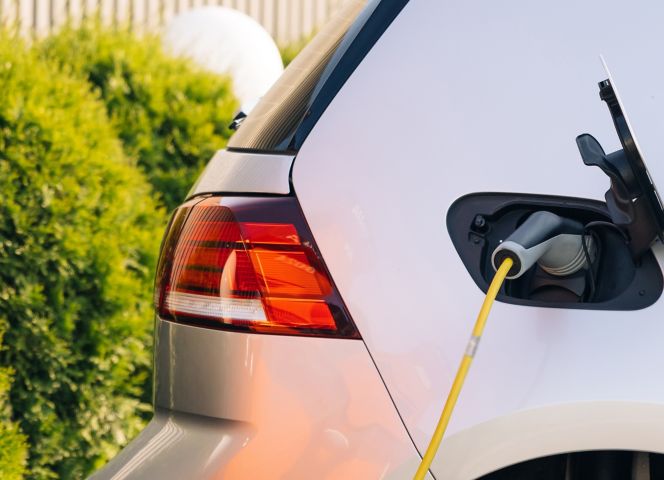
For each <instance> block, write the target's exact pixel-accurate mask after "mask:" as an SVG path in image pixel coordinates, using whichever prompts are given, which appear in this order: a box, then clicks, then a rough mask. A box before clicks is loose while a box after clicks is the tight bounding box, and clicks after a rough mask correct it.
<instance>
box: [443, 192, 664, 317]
mask: <svg viewBox="0 0 664 480" xmlns="http://www.w3.org/2000/svg"><path fill="white" fill-rule="evenodd" d="M539 210H546V211H550V212H552V213H555V214H557V215H560V216H562V217H565V218H570V219H574V220H577V221H579V222H581V223H583V224H584V225H585V224H588V223H590V222H610V221H611V217H610V215H609V211H608V210H607V206H606V204H605V203H603V202H598V201H595V200H587V199H580V198H571V197H557V196H545V195H529V194H514V193H475V194H470V195H466V196H464V197H461V198H459V199H458V200H456V201H455V202H454V203H453V204H452V206H451V207H450V209H449V210H448V213H447V228H448V232H449V234H450V237H451V239H452V243H453V244H454V247H455V248H456V250H457V252H458V254H459V256H460V258H461V260H462V261H463V264H464V265H465V267H466V269H467V270H468V273H469V274H470V276H471V277H472V278H473V280H474V281H475V283H476V284H477V286H478V287H479V288H480V289H481V290H482V291H483V292H486V291H487V289H488V287H489V283H490V282H491V279H492V278H493V276H494V273H495V272H494V269H493V266H492V264H491V255H492V253H493V251H494V249H495V248H496V247H497V246H498V245H499V244H500V242H501V241H503V240H505V239H506V238H507V237H509V235H510V234H511V233H512V232H514V231H515V230H516V228H518V226H519V225H520V224H521V223H523V222H524V221H525V219H526V218H528V216H529V215H531V214H532V213H534V212H536V211H539ZM593 232H594V234H595V240H596V244H597V252H596V255H595V258H594V261H593V262H592V268H593V269H594V278H595V288H594V291H592V292H591V289H590V285H589V278H588V276H589V274H590V273H589V272H588V271H587V270H586V269H582V270H580V271H579V272H577V273H576V274H574V275H571V276H567V277H554V276H552V275H549V274H547V273H546V272H544V271H543V270H542V269H541V268H539V267H538V266H535V267H533V268H531V269H530V270H529V271H528V272H527V273H526V274H524V275H523V276H522V277H520V278H518V279H515V280H510V281H507V282H505V284H504V286H503V287H502V289H501V292H500V294H499V295H498V297H497V299H498V300H499V301H502V302H507V303H514V304H519V305H532V306H538V307H556V308H575V309H593V310H638V309H641V308H646V307H648V306H650V305H652V304H653V303H655V301H657V299H658V298H659V297H660V295H661V294H662V290H663V289H664V280H663V278H662V273H661V270H660V268H659V265H658V263H657V260H656V259H655V256H654V255H653V253H652V251H651V250H648V251H647V252H645V253H644V254H642V255H641V256H640V257H638V258H637V259H634V256H633V252H632V250H631V249H630V245H629V243H628V242H626V240H625V238H624V237H623V236H622V235H621V234H620V233H619V232H618V231H617V230H615V229H611V228H601V227H598V228H594V229H593Z"/></svg>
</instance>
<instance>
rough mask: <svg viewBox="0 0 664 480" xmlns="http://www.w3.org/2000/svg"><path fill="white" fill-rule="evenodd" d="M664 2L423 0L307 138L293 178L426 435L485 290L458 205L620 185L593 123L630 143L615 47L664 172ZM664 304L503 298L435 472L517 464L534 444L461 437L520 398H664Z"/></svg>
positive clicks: (663, 178) (515, 410) (652, 440)
mask: <svg viewBox="0 0 664 480" xmlns="http://www.w3.org/2000/svg"><path fill="white" fill-rule="evenodd" d="M662 18H664V4H661V3H659V2H633V3H630V4H625V3H624V2H605V1H602V2H600V1H590V2H582V3H577V2H571V1H565V2H552V3H547V4H542V3H533V2H527V1H514V2H509V3H505V2H498V3H497V2H483V3H482V4H481V5H480V4H477V3H475V2H463V1H446V2H439V1H434V0H411V1H410V3H409V4H408V5H406V7H405V8H404V10H403V11H402V13H401V14H400V15H399V16H398V17H397V19H396V20H395V22H394V23H393V24H392V25H391V26H390V28H389V29H388V30H387V31H386V32H385V34H384V35H383V36H382V37H381V39H380V40H379V41H378V43H377V44H376V45H375V46H374V48H373V49H372V50H371V51H370V52H369V54H368V55H367V57H366V58H365V59H364V61H363V62H362V63H361V64H360V66H359V67H358V69H357V70H356V71H355V72H354V73H353V75H352V76H351V77H350V79H349V80H348V81H347V83H346V84H345V86H344V87H343V88H342V90H341V91H340V92H339V94H338V95H337V96H336V97H335V99H334V100H333V101H332V103H331V104H330V106H329V107H328V109H327V110H326V111H325V113H324V114H323V115H322V117H321V119H320V120H319V122H318V124H317V125H316V128H315V129H314V130H313V131H312V132H311V134H310V135H309V137H308V139H307V141H306V142H305V143H304V145H303V147H302V149H301V150H300V152H299V154H298V156H297V158H296V160H295V163H294V167H293V173H292V176H293V188H294V191H295V193H296V195H297V197H298V199H299V200H300V202H301V205H302V208H303V210H304V212H305V216H306V218H307V220H308V222H309V224H310V227H311V229H312V232H313V234H314V237H315V239H316V242H317V244H318V246H319V248H320V250H321V252H322V255H323V257H324V258H325V261H326V264H327V266H328V268H329V270H330V272H331V274H332V277H333V278H334V280H335V282H336V284H337V286H338V288H339V291H340V293H341V296H342V297H343V299H344V301H345V302H346V304H347V306H348V308H349V310H350V313H351V315H352V316H353V319H354V321H355V323H356V324H357V325H358V328H359V330H360V332H361V334H362V336H363V339H364V341H365V342H366V344H367V346H368V348H369V351H370V352H371V354H372V356H373V358H374V360H375V361H376V364H377V366H378V368H379V370H380V372H381V375H382V376H383V378H384V380H385V383H386V385H387V387H388V389H389V391H390V394H391V395H392V397H393V399H394V401H395V404H396V406H397V409H398V410H399V413H400V415H401V416H402V418H403V420H404V423H405V425H406V427H407V429H408V431H409V433H410V434H411V436H412V437H413V439H414V441H415V443H416V445H417V447H418V449H419V450H420V452H423V451H424V449H425V448H426V445H427V443H428V441H429V438H430V436H431V433H432V431H433V429H434V426H435V424H436V421H437V420H438V416H439V415H440V411H441V409H442V406H443V403H444V401H445V398H446V396H447V393H448V391H449V388H450V385H451V382H452V379H453V377H454V374H455V372H456V368H457V365H458V362H459V360H460V357H461V355H462V353H463V351H464V348H465V346H466V342H467V339H468V336H469V334H470V329H471V328H472V323H473V321H474V319H475V317H476V315H477V312H478V310H479V307H480V305H481V303H482V300H483V297H484V295H483V293H482V292H481V291H480V290H479V289H478V288H477V286H476V285H475V283H474V282H473V280H472V279H471V278H470V276H469V274H468V272H467V271H466V269H465V267H464V266H463V264H462V262H461V260H460V258H459V256H458V255H457V253H456V251H455V248H454V246H453V245H452V242H451V240H450V237H449V234H448V232H447V228H446V224H445V216H446V213H447V210H448V208H449V206H450V205H451V204H452V202H454V201H455V200H456V199H457V198H459V197H461V196H463V195H465V194H468V193H474V192H520V193H539V194H550V195H566V196H575V197H583V198H591V199H603V195H604V192H605V191H606V190H607V188H608V183H609V182H608V178H607V177H606V176H605V175H604V174H603V173H602V172H601V171H600V170H599V169H596V168H587V167H585V166H584V165H583V163H582V161H581V158H580V155H579V153H578V151H577V147H576V144H575V142H574V139H575V137H576V136H577V135H578V134H580V133H584V132H590V133H592V134H593V135H595V136H596V137H597V138H598V139H599V140H600V142H601V143H602V144H603V145H604V146H605V147H606V148H607V150H608V151H613V150H615V149H617V148H618V145H619V143H618V138H617V136H616V134H615V130H614V127H613V125H612V123H611V118H610V116H609V113H608V111H607V109H606V106H605V105H604V104H603V103H602V102H601V101H600V100H599V98H598V94H597V82H598V81H600V80H603V79H604V78H606V73H605V72H604V70H603V68H602V65H601V62H600V61H599V58H598V57H599V54H604V56H605V57H606V59H607V62H608V64H609V67H610V68H611V70H612V73H613V76H614V77H615V80H616V81H617V82H618V87H619V89H620V92H621V95H622V99H623V101H624V103H625V106H626V108H627V113H628V115H629V117H630V120H631V122H632V125H633V127H634V129H635V131H636V134H637V136H638V138H639V143H640V146H641V148H642V150H643V153H644V157H645V161H646V163H647V165H648V166H649V168H650V170H651V173H652V174H653V177H654V180H655V183H658V184H659V185H660V186H662V185H664V140H663V139H662V135H661V132H662V131H664V122H663V119H664V81H663V80H662V79H664V63H663V62H662V61H661V48H660V47H661V45H664V29H662V28H661V20H662ZM654 250H655V253H656V256H657V258H658V261H659V263H660V266H661V263H662V261H663V260H664V250H663V249H662V247H661V246H660V245H656V246H655V248H654ZM663 318H664V302H662V301H661V299H660V300H659V301H658V302H657V303H655V304H654V305H652V306H651V307H649V308H646V309H643V310H639V311H630V312H625V311H622V312H617V311H593V310H569V309H553V308H552V309H546V308H534V307H523V306H517V305H508V304H503V303H499V304H496V305H495V307H494V310H493V312H492V314H491V316H490V318H489V323H488V326H487V329H486V332H485V335H484V340H483V341H482V343H481V344H480V348H479V351H478V353H477V356H476V358H475V361H474V364H473V367H472V369H471V372H470V374H469V377H468V379H467V382H466V386H465V388H464V391H463V393H462V395H461V397H460V400H459V403H458V405H457V408H456V410H455V412H454V415H453V418H452V421H451V424H450V427H449V429H448V437H447V439H446V440H445V441H444V442H443V447H442V450H441V452H442V453H441V456H439V457H438V459H437V460H436V462H435V463H434V469H433V473H434V474H437V473H441V476H439V478H467V477H466V476H465V474H464V475H461V474H459V475H460V476H459V477H456V476H450V477H447V476H445V475H442V472H472V473H477V472H478V471H479V470H480V469H481V470H482V471H485V472H486V471H488V470H487V469H490V468H493V469H496V468H500V467H502V466H505V465H508V464H509V463H510V462H512V461H513V460H514V459H515V458H516V457H517V456H518V455H517V454H515V453H514V452H510V453H508V452H507V450H506V449H504V450H501V451H503V452H504V453H505V454H504V455H503V456H501V455H496V456H494V457H492V462H493V463H494V465H492V466H491V465H489V464H488V463H484V464H482V467H481V468H480V469H476V470H472V469H471V470H463V469H464V468H465V467H464V466H467V465H468V464H469V462H472V461H474V456H475V455H476V452H475V451H474V449H468V450H467V451H465V452H463V451H461V450H455V451H454V452H455V454H454V455H445V453H444V452H446V451H447V449H452V448H453V446H454V445H455V443H457V442H460V441H461V440H460V439H461V438H463V439H464V441H467V442H470V443H472V442H474V441H478V442H479V441H480V439H481V437H482V435H484V433H485V432H484V431H483V430H482V429H481V428H478V426H479V425H481V424H483V423H484V422H498V421H499V420H500V419H506V418H514V416H515V415H518V414H519V412H525V411H530V410H532V411H534V412H537V411H539V412H542V415H544V416H543V417H542V418H541V419H540V421H541V422H544V421H545V420H546V418H547V417H546V416H547V415H549V411H547V410H543V407H545V406H548V407H550V408H553V409H554V411H555V407H556V406H560V407H561V408H562V407H563V406H565V408H568V406H570V405H588V404H590V405H593V404H595V403H597V402H607V401H608V402H623V403H622V405H637V404H638V405H640V404H643V403H649V404H650V406H649V407H648V408H649V410H648V411H649V412H650V413H651V414H653V415H656V416H658V418H659V417H661V415H662V413H663V412H664V383H662V382H659V381H657V379H656V378H655V377H654V376H653V372H659V371H661V370H662V368H663V367H664V349H662V348H661V341H662V338H664V321H662V319H663ZM631 408H636V407H631V406H630V407H629V409H631ZM629 409H628V410H629ZM565 418H568V419H569V421H577V419H576V418H575V417H574V416H572V417H564V416H563V417H561V421H565ZM560 428H561V429H567V430H568V431H571V430H570V429H571V426H570V425H564V424H563V425H561V426H560ZM472 432H477V435H473V434H472ZM605 433H606V432H605V431H604V430H601V429H597V430H596V431H595V432H594V433H589V434H588V435H591V436H592V437H593V438H594V439H595V440H596V441H597V446H596V447H595V448H603V447H608V446H611V445H614V446H618V444H620V448H625V449H643V450H648V451H655V452H656V451H660V452H661V451H663V449H664V442H662V437H661V436H657V435H649V436H648V435H646V436H645V437H644V439H646V438H647V441H646V440H644V439H639V438H638V435H636V434H635V433H634V432H632V434H630V435H626V436H625V437H624V439H623V441H621V442H617V441H616V440H615V437H610V438H606V437H605V436H604V435H605ZM614 433H615V434H616V435H617V432H614ZM546 435H547V433H546V430H543V431H541V438H542V441H541V442H539V441H538V442H534V441H533V446H532V448H530V449H529V450H528V452H529V453H530V454H532V456H537V455H547V454H549V453H551V452H550V451H551V450H556V451H564V450H565V449H570V450H571V449H574V447H575V446H578V445H577V443H575V440H574V438H572V437H571V436H570V437H569V438H568V440H569V443H568V444H567V446H566V445H565V444H564V442H563V443H558V444H556V447H555V448H553V447H550V443H548V442H547V441H546V440H545V437H546ZM494 438H495V437H494ZM584 438H585V437H584ZM504 442H505V445H510V444H511V445H514V447H515V448H517V445H516V444H514V443H510V440H509V438H507V437H505V439H504ZM582 443H583V444H584V445H586V446H590V445H591V443H592V442H589V441H587V442H586V441H584V442H582ZM495 448H500V445H497V446H495ZM518 448H521V447H520V446H518ZM443 457H444V458H443Z"/></svg>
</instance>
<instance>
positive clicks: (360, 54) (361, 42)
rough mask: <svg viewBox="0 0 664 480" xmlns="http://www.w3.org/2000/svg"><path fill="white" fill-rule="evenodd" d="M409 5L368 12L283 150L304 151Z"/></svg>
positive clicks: (397, 1)
mask: <svg viewBox="0 0 664 480" xmlns="http://www.w3.org/2000/svg"><path fill="white" fill-rule="evenodd" d="M407 3H408V0H382V1H378V2H372V3H370V4H369V5H368V6H367V7H366V8H365V10H364V11H363V12H362V13H361V14H360V16H359V17H358V18H357V20H356V21H355V23H353V25H352V26H351V28H350V29H349V30H348V32H347V33H346V35H345V37H344V39H343V41H342V43H341V45H339V48H338V49H337V51H336V52H335V54H334V56H333V57H332V60H330V63H328V65H327V67H326V68H325V70H324V71H323V75H322V76H321V79H320V80H319V82H318V84H317V85H316V87H315V88H314V94H313V95H312V98H311V100H310V102H309V107H308V109H307V112H306V113H305V115H304V118H303V120H302V121H301V122H300V124H299V126H298V127H297V129H296V131H295V134H294V135H293V136H292V138H291V139H290V141H289V142H288V144H287V145H284V148H283V150H289V151H298V150H299V149H300V148H301V147H302V144H303V143H304V141H305V140H306V138H307V136H309V133H310V132H311V130H312V129H313V128H314V126H315V125H316V123H318V120H319V119H320V117H321V116H322V115H323V112H325V110H326V109H327V107H328V106H329V105H330V103H332V100H333V99H334V97H336V96H337V94H338V93H339V91H340V90H341V88H342V87H343V86H344V84H345V83H346V81H347V80H348V79H349V78H350V76H351V75H352V74H353V72H354V71H355V69H356V68H357V67H358V65H359V64H360V63H361V62H362V60H363V59H364V57H366V55H367V54H368V53H369V51H370V50H371V49H372V48H373V46H374V45H375V44H376V42H377V41H378V39H379V38H380V37H381V36H382V35H383V33H385V31H386V30H387V29H388V27H389V26H390V25H391V24H392V22H393V21H394V19H395V18H396V17H397V15H399V13H400V12H401V10H403V8H404V7H405V6H406V4H407Z"/></svg>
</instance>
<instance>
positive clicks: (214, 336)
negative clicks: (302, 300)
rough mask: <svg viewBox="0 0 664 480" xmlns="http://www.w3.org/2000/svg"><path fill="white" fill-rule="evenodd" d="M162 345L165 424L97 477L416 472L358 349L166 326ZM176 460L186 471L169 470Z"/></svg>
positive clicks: (159, 393)
mask: <svg viewBox="0 0 664 480" xmlns="http://www.w3.org/2000/svg"><path fill="white" fill-rule="evenodd" d="M156 339H157V345H156V347H155V349H156V352H157V354H156V359H155V367H156V372H155V375H156V399H155V406H156V408H157V415H156V418H155V420H153V422H152V423H151V424H150V426H148V428H147V429H146V431H145V432H144V433H142V434H141V435H140V436H139V437H138V438H137V439H136V440H134V442H132V443H131V444H130V445H129V446H128V447H127V448H126V449H125V450H124V451H123V452H122V454H121V455H119V456H118V457H117V458H116V459H114V460H113V461H111V462H110V463H109V464H108V466H107V467H106V468H105V469H104V470H102V471H101V472H99V473H98V474H97V475H96V476H95V477H94V478H95V480H105V479H108V480H111V479H112V480H124V479H130V478H131V479H153V478H154V479H156V478H158V479H160V480H170V479H172V480H181V479H182V478H192V479H194V478H195V479H201V480H208V479H221V478H237V479H240V478H242V479H245V478H246V479H252V480H262V479H273V478H288V479H303V480H305V479H307V480H308V479H311V478H312V476H314V477H315V478H320V479H326V478H329V479H336V478H381V479H399V478H405V477H408V476H409V475H411V474H412V472H414V471H415V469H417V465H418V463H419V460H420V457H419V455H418V453H417V450H416V449H415V447H414V445H413V443H412V441H411V439H410V438H409V437H408V434H407V432H406V430H405V428H404V426H403V423H402V422H401V420H400V419H399V416H398V414H397V412H396V409H395V408H394V404H393V403H392V402H391V400H390V397H389V395H388V393H387V391H386V389H385V385H384V384H383V383H382V381H381V379H380V376H379V375H378V372H377V370H376V367H375V365H374V364H373V362H372V360H371V357H370V356H369V353H368V352H367V349H366V346H365V345H364V344H363V343H362V341H360V340H339V339H330V338H306V337H291V336H279V335H256V334H245V333H239V332H223V331H217V330H210V329H206V328H200V327H192V326H187V325H180V324H177V323H172V322H168V321H162V320H158V321H157V337H156ZM183 412H184V413H194V414H196V415H195V416H187V415H184V416H182V415H181V413H183ZM206 419H207V420H206ZM206 421H207V426H206V427H205V428H204V429H203V430H202V431H198V430H199V426H200V425H201V424H205V423H206ZM173 431H175V432H176V433H177V434H176V433H173ZM178 432H179V433H178ZM176 437H177V438H176ZM192 444H193V445H194V446H192ZM155 445H157V446H159V448H157V447H156V446H155ZM192 451H195V452H196V454H195V456H193V457H191V456H190V453H191V452H192ZM169 458H170V459H172V458H179V459H181V465H182V467H181V468H180V466H179V464H178V465H175V466H174V467H171V468H170V469H167V470H164V468H163V464H164V462H166V464H167V465H168V464H171V463H172V460H171V461H169ZM183 472H187V475H183Z"/></svg>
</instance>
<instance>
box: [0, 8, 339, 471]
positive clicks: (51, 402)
mask: <svg viewBox="0 0 664 480" xmlns="http://www.w3.org/2000/svg"><path fill="white" fill-rule="evenodd" d="M343 3H344V0H217V1H215V2H206V1H205V0H0V24H1V28H0V192H1V195H0V478H2V479H8V480H15V479H22V478H28V479H51V478H65V479H79V478H85V477H87V476H88V475H90V474H91V473H92V472H94V471H95V470H96V469H98V468H100V467H101V466H103V465H104V464H105V463H106V462H107V461H108V460H109V459H111V458H112V457H113V456H114V455H115V454H116V453H117V452H118V451H119V450H120V449H121V448H122V447H123V446H124V445H126V444H127V443H128V442H129V441H130V440H131V439H132V438H133V437H134V436H135V435H136V434H137V433H138V432H140V430H141V429H142V428H143V427H144V425H145V424H146V423H147V421H148V420H149V419H150V417H151V415H152V411H151V399H152V378H151V375H152V372H151V369H152V364H151V362H152V353H151V350H152V330H153V318H154V317H153V307H152V282H153V275H154V271H155V267H156V262H157V258H158V253H159V243H160V241H161V237H162V235H163V231H164V229H165V227H166V224H167V222H168V218H169V214H170V211H172V209H173V208H175V207H176V206H177V205H178V204H179V203H180V202H181V201H182V199H183V198H184V197H185V196H186V193H187V191H188V190H189V188H190V187H191V185H192V183H193V182H194V181H195V179H196V178H197V176H198V174H199V173H200V171H201V170H202V168H203V167H204V166H205V164H206V163H207V161H208V160H209V159H210V157H211V156H212V155H213V153H214V152H215V151H216V150H219V149H221V148H224V146H225V145H226V141H227V140H228V138H229V136H230V135H231V133H232V132H231V131H230V129H229V125H230V123H231V121H232V119H233V118H234V116H235V114H236V112H237V111H238V110H239V108H240V106H241V105H245V106H246V105H249V106H250V105H251V104H252V103H254V102H255V101H256V100H257V99H258V98H260V96H261V95H263V94H264V93H265V92H266V91H267V90H268V89H269V87H270V85H271V84H272V83H273V82H274V81H275V80H276V78H278V77H279V75H280V74H281V72H282V70H283V68H284V66H285V65H288V64H289V63H290V62H291V61H293V59H294V58H295V57H296V55H297V54H298V52H299V51H300V50H301V49H302V48H304V47H305V45H306V44H307V42H308V41H309V39H311V37H312V36H313V35H314V34H315V32H316V31H317V30H318V29H319V28H320V27H321V25H323V24H324V23H325V22H327V21H328V20H329V19H330V18H331V17H333V16H334V14H335V12H336V11H338V10H339V8H340V7H341V6H342V4H343ZM296 63H297V60H296V61H295V64H293V65H292V67H293V68H297V65H296ZM247 108H248V107H247Z"/></svg>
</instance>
